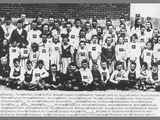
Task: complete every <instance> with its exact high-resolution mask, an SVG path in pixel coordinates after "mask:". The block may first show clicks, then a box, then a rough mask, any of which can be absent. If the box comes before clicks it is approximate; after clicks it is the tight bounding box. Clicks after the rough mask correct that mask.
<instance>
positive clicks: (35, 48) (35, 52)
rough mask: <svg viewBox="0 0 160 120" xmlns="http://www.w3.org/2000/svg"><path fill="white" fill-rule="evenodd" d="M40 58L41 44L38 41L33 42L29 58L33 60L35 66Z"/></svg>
mask: <svg viewBox="0 0 160 120" xmlns="http://www.w3.org/2000/svg"><path fill="white" fill-rule="evenodd" d="M38 59H39V46H38V44H37V43H33V44H32V45H31V51H30V53H29V60H30V61H31V62H32V64H33V68H35V66H36V63H37V61H38Z"/></svg>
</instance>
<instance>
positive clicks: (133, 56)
mask: <svg viewBox="0 0 160 120" xmlns="http://www.w3.org/2000/svg"><path fill="white" fill-rule="evenodd" d="M137 39H138V37H137V34H133V35H132V36H131V42H130V44H128V49H126V50H127V58H128V61H127V62H128V64H127V66H129V65H130V62H135V63H136V65H137V67H136V70H137V71H139V70H140V55H141V47H140V44H139V43H137V42H136V41H137Z"/></svg>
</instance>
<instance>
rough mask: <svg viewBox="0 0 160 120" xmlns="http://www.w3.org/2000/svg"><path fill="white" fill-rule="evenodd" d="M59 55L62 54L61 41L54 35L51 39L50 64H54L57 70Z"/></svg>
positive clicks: (58, 67) (58, 68)
mask: <svg viewBox="0 0 160 120" xmlns="http://www.w3.org/2000/svg"><path fill="white" fill-rule="evenodd" d="M61 55H62V48H61V43H60V41H59V37H58V36H57V37H54V38H53V40H52V47H51V50H50V60H51V64H56V66H57V70H60V65H61V64H62V62H61Z"/></svg>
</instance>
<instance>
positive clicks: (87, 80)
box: [79, 60, 93, 90]
mask: <svg viewBox="0 0 160 120" xmlns="http://www.w3.org/2000/svg"><path fill="white" fill-rule="evenodd" d="M81 64H82V65H81V66H82V67H81V68H80V70H79V71H80V75H81V79H82V89H83V90H85V89H86V90H91V87H92V86H91V85H92V82H93V76H92V72H91V70H90V69H89V68H88V65H89V64H88V61H87V60H83V61H82V63H81Z"/></svg>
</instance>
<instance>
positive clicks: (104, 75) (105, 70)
mask: <svg viewBox="0 0 160 120" xmlns="http://www.w3.org/2000/svg"><path fill="white" fill-rule="evenodd" d="M99 72H100V75H101V80H102V82H103V83H104V84H105V86H106V87H108V86H107V83H108V80H109V78H110V73H109V70H108V68H107V63H106V62H101V67H100V68H99Z"/></svg>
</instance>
